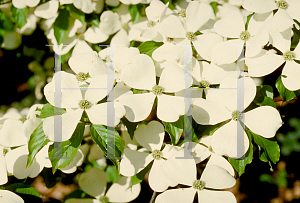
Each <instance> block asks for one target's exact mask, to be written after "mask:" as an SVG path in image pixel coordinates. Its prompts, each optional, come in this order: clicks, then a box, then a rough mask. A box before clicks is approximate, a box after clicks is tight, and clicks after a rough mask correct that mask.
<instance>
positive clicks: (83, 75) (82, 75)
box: [76, 72, 91, 82]
mask: <svg viewBox="0 0 300 203" xmlns="http://www.w3.org/2000/svg"><path fill="white" fill-rule="evenodd" d="M89 77H91V76H90V74H89V73H83V72H80V73H78V74H77V75H76V78H77V80H78V81H79V82H84V81H86V79H88V78H89Z"/></svg>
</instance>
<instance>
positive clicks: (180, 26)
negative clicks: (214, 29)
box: [156, 1, 213, 54]
mask: <svg viewBox="0 0 300 203" xmlns="http://www.w3.org/2000/svg"><path fill="white" fill-rule="evenodd" d="M212 14H213V10H212V8H211V6H210V5H208V4H206V3H200V2H198V1H192V2H190V3H189V5H188V7H187V9H186V17H185V21H184V23H182V21H181V20H180V19H179V18H178V17H177V16H175V15H169V16H167V17H166V18H164V19H163V20H162V21H161V23H159V24H158V25H157V26H156V29H157V30H158V31H159V32H160V33H161V34H163V35H164V36H165V37H168V38H173V39H176V40H178V41H179V40H180V42H178V43H180V44H182V45H185V46H189V47H190V46H191V43H192V44H193V45H194V47H195V49H196V50H197V47H199V46H201V43H202V40H199V38H198V36H196V34H195V33H196V32H197V31H198V30H199V29H200V28H201V27H202V26H203V25H205V23H207V22H208V20H209V19H210V17H211V15H212ZM199 54H200V53H199Z"/></svg>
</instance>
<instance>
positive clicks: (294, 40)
mask: <svg viewBox="0 0 300 203" xmlns="http://www.w3.org/2000/svg"><path fill="white" fill-rule="evenodd" d="M292 30H293V32H294V35H293V37H292V43H291V48H293V49H294V48H296V46H297V45H298V43H299V39H300V37H299V36H300V30H297V28H296V26H295V25H293V28H292Z"/></svg>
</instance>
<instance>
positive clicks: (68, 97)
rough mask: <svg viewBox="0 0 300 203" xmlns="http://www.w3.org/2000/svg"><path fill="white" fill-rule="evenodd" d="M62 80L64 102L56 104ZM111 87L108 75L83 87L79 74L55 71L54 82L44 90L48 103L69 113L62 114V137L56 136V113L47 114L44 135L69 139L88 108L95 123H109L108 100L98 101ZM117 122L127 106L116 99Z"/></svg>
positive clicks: (52, 138) (62, 100)
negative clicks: (81, 86) (56, 93)
mask: <svg viewBox="0 0 300 203" xmlns="http://www.w3.org/2000/svg"><path fill="white" fill-rule="evenodd" d="M58 83H61V86H60V91H61V93H62V94H61V103H58V104H57V103H55V99H54V98H55V96H54V93H55V88H56V87H55V86H56V84H58ZM111 89H112V86H110V87H108V86H107V75H106V74H102V75H98V76H97V77H95V78H94V79H93V81H92V82H91V83H90V85H89V86H88V88H86V89H85V90H81V88H80V87H79V85H78V81H77V79H76V77H75V76H74V75H72V74H70V73H66V72H63V71H60V72H57V73H55V75H54V77H53V80H52V82H51V83H49V84H47V85H46V86H45V89H44V93H45V96H46V99H47V100H48V102H49V103H50V104H51V105H53V106H56V107H59V108H67V113H65V114H63V115H62V116H61V119H62V131H61V134H62V136H61V138H55V133H54V120H55V116H52V117H48V118H46V119H45V120H44V122H43V128H44V131H45V134H46V135H47V136H48V138H49V139H50V140H51V141H54V140H55V139H61V140H62V141H66V140H68V139H70V138H71V136H72V134H73V132H74V130H75V128H76V126H77V124H78V122H79V121H80V118H81V116H82V113H83V112H84V111H85V112H86V113H87V115H88V118H89V119H90V121H91V122H92V123H93V124H98V125H107V114H106V112H107V111H108V109H107V108H108V103H101V104H97V102H98V101H100V100H101V99H103V98H104V97H105V96H106V95H107V94H108V93H109V92H110V91H111ZM114 105H115V108H116V109H115V115H116V117H115V123H114V124H112V125H117V124H118V123H119V122H120V118H121V117H123V116H124V114H125V110H124V107H123V106H122V105H121V104H119V103H118V102H116V103H115V104H114Z"/></svg>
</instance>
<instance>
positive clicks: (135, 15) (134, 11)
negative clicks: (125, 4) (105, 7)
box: [128, 4, 143, 23]
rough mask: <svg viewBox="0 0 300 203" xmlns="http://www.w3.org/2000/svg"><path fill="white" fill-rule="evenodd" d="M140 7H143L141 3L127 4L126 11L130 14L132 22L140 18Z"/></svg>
mask: <svg viewBox="0 0 300 203" xmlns="http://www.w3.org/2000/svg"><path fill="white" fill-rule="evenodd" d="M142 8H143V5H141V4H136V5H130V6H129V10H128V11H129V13H130V15H131V18H132V22H133V23H136V22H138V21H139V20H140V18H141V16H142Z"/></svg>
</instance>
